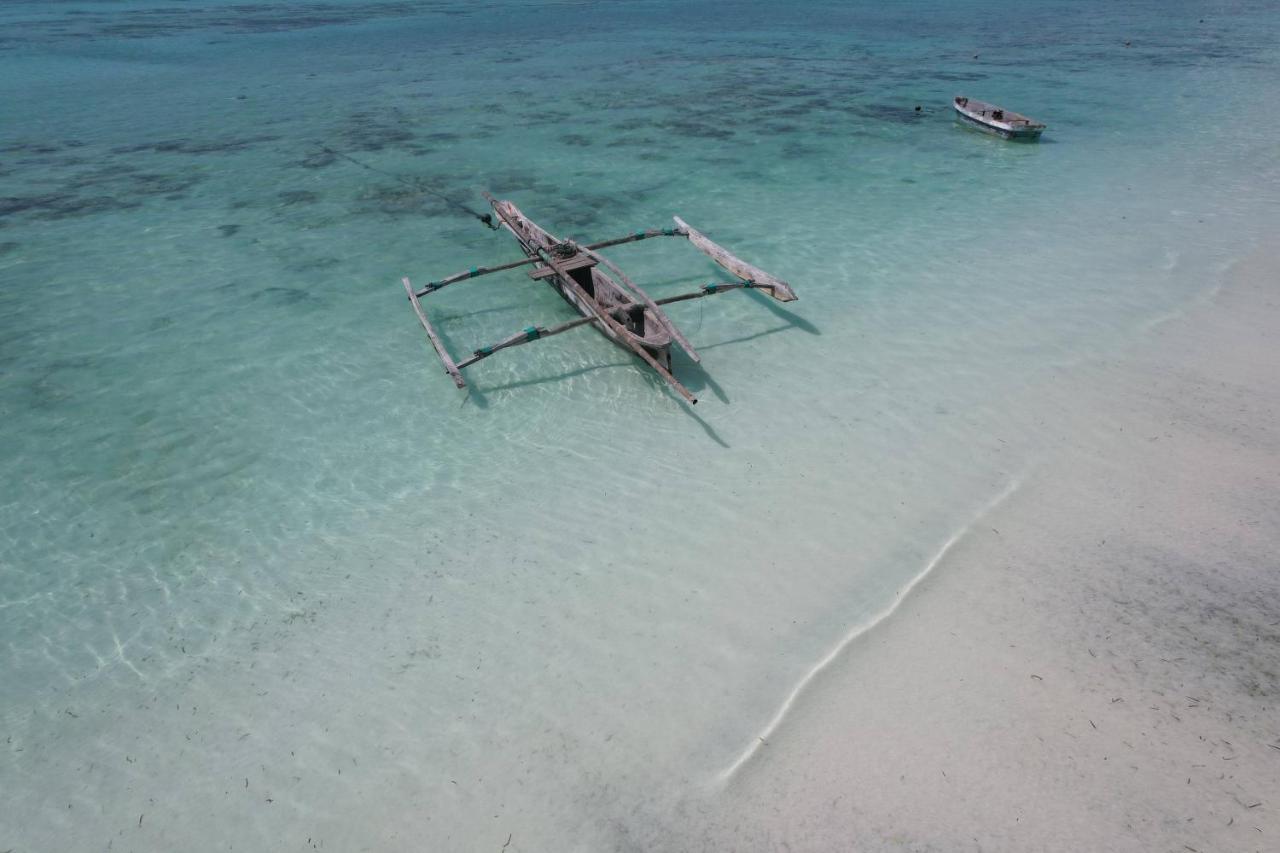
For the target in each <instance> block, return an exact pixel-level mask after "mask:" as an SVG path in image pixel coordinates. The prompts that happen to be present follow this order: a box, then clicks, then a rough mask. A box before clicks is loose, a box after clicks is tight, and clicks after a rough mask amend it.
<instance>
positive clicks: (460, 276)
mask: <svg viewBox="0 0 1280 853" xmlns="http://www.w3.org/2000/svg"><path fill="white" fill-rule="evenodd" d="M684 236H687V235H685V234H684V232H682V231H680V230H679V229H676V228H654V229H650V230H648V231H637V232H635V233H634V234H628V235H627V236H626V237H615V238H613V239H612V240H601V241H600V242H599V243H591V244H589V245H586V246H580V247H579V248H581V249H585V250H587V251H588V252H589V251H591V250H592V249H605V248H608V247H609V246H620V245H622V244H623V243H634V242H635V241H637V240H647V239H649V238H650V237H684ZM540 261H541V259H540V258H537V257H533V258H523V259H521V260H518V261H511V262H509V263H505V264H498V265H497V266H493V267H472V268H471V269H469V270H463V271H462V272H459V273H454V274H453V275H450V276H445V277H444V278H442V279H440V280H439V281H429V282H427V286H426V287H424V288H422V289H421V290H419V291H418V292H417V296H418V298H419V299H421V298H422V297H424V296H426V295H427V294H429V293H435V292H436V291H437V290H439V289H440V288H442V287H448V286H449V285H451V284H456V283H458V282H460V281H466V280H467V279H471V278H479V277H480V276H482V275H488V274H489V273H491V272H502V271H503V270H510V269H515V268H516V267H522V266H525V265H526V264H536V263H539V262H540ZM681 346H683V344H681ZM694 360H695V361H696V360H697V359H694Z"/></svg>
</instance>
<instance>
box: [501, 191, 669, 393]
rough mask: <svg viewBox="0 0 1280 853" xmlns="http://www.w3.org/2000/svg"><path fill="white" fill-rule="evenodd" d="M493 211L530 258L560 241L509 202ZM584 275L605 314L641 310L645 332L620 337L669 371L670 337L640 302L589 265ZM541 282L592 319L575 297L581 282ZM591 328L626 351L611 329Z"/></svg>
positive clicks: (555, 278) (555, 277)
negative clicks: (639, 347)
mask: <svg viewBox="0 0 1280 853" xmlns="http://www.w3.org/2000/svg"><path fill="white" fill-rule="evenodd" d="M494 208H495V209H498V210H500V211H501V213H502V214H505V216H504V219H505V221H506V223H507V227H508V229H509V230H510V231H511V232H512V234H514V235H515V238H516V240H517V241H519V243H520V248H521V249H522V250H523V251H524V253H525V255H526V256H527V257H530V258H536V257H538V250H539V249H542V250H550V249H551V247H553V246H555V245H556V244H558V243H559V242H560V239H559V238H558V237H556V236H555V235H553V234H551V233H550V232H548V231H546V230H545V229H543V228H542V227H540V226H539V225H537V224H536V223H534V222H532V221H530V220H529V219H528V218H527V217H526V216H525V215H524V214H523V213H521V212H520V210H519V209H518V208H517V207H516V206H515V205H514V204H512V203H511V202H509V201H495V202H494ZM587 274H588V275H590V282H589V283H590V285H591V288H590V289H591V291H592V292H593V293H594V295H595V298H596V300H597V302H599V303H600V305H601V307H603V308H604V309H605V310H606V311H614V310H617V309H621V308H634V309H637V310H641V309H643V311H644V314H645V322H644V324H643V325H644V328H645V333H644V334H642V335H640V334H635V333H633V332H632V331H630V330H629V329H627V328H623V329H622V330H621V334H624V335H627V336H629V338H630V341H631V342H632V343H636V344H639V345H640V346H642V347H644V349H645V351H646V352H648V353H649V355H650V356H652V357H653V359H654V361H656V362H658V364H660V365H662V366H663V367H664V368H666V369H667V370H670V369H671V336H670V335H669V334H667V332H666V331H665V330H663V329H662V326H661V324H660V323H658V322H657V321H656V320H655V319H652V318H651V316H650V315H649V311H648V309H646V308H644V306H642V305H641V304H640V303H638V302H636V301H635V300H634V299H632V298H631V296H630V294H628V293H627V292H626V291H625V290H623V289H622V288H621V287H620V286H619V285H618V283H617V282H615V281H614V280H613V279H612V278H610V277H609V276H608V275H606V274H605V273H604V272H602V271H601V270H600V269H598V268H596V267H594V266H592V267H590V268H589V269H588V271H587ZM542 280H543V281H545V282H546V283H547V284H549V285H551V288H552V289H553V290H555V291H556V293H558V294H560V298H562V299H563V300H564V301H565V302H568V303H569V305H571V306H572V307H573V309H574V310H575V311H577V312H578V313H579V314H581V315H582V316H584V317H594V316H595V312H594V311H593V310H592V309H591V306H589V305H588V304H586V302H584V301H583V300H582V298H581V297H580V296H579V294H578V291H579V290H580V289H581V288H582V285H583V284H584V283H585V282H575V284H576V286H574V285H571V284H570V282H568V281H566V280H565V277H564V276H561V275H559V274H551V275H546V276H545V277H542ZM595 327H596V328H597V329H599V330H600V332H601V333H602V334H603V335H604V336H605V337H607V338H609V339H610V340H612V341H613V342H614V343H616V344H618V345H619V346H621V347H623V348H624V349H627V348H628V344H627V342H626V341H624V340H622V339H621V337H620V335H619V332H615V331H614V330H613V328H611V327H609V326H607V325H605V324H604V323H596V324H595Z"/></svg>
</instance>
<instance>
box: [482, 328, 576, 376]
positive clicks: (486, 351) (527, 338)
mask: <svg viewBox="0 0 1280 853" xmlns="http://www.w3.org/2000/svg"><path fill="white" fill-rule="evenodd" d="M594 322H596V318H595V317H579V318H578V319H577V320H570V321H569V322H568V323H561V324H560V325H559V326H552V327H551V328H550V329H548V328H545V327H543V326H530V327H529V328H527V329H525V330H524V331H523V332H517V333H516V334H514V335H512V336H511V337H509V338H506V339H504V340H501V341H499V342H498V343H496V344H494V345H493V346H488V347H481V348H480V349H478V350H476V351H475V352H474V353H473V354H472V355H470V356H468V357H467V358H464V359H463V360H462V361H460V362H458V369H459V370H461V369H462V368H464V367H470V366H471V365H473V364H475V363H476V362H477V361H480V360H481V359H485V358H488V357H489V356H491V355H493V354H494V353H495V352H497V351H498V350H504V349H507V348H508V347H518V346H522V345H524V344H531V343H533V342H534V341H540V340H542V339H543V338H549V337H551V336H553V335H558V334H560V333H561V332H567V331H569V330H570V329H576V328H578V327H579V326H585V325H586V324H587V323H594Z"/></svg>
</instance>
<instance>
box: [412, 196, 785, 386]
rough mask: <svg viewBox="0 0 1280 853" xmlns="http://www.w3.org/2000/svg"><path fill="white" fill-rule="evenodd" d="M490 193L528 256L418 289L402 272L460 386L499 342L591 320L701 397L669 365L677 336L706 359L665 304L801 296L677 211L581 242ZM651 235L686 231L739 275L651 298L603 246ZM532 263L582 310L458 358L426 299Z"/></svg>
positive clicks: (536, 273) (529, 338) (526, 339)
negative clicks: (733, 296) (732, 296)
mask: <svg viewBox="0 0 1280 853" xmlns="http://www.w3.org/2000/svg"><path fill="white" fill-rule="evenodd" d="M485 198H486V199H488V201H489V204H490V205H492V206H493V212H494V214H496V216H497V220H498V222H499V223H500V227H503V228H506V229H507V230H508V231H510V232H511V233H512V234H513V235H515V238H516V240H517V241H518V242H519V243H520V248H521V249H522V250H523V251H524V254H525V257H524V259H523V260H519V261H511V262H510V263H505V264H498V265H496V266H491V267H472V268H471V269H469V270H466V271H465V272H460V273H457V274H455V275H451V276H448V277H447V278H442V279H440V280H439V281H432V282H428V283H427V285H426V286H425V287H422V288H420V289H415V288H414V286H413V284H412V283H411V282H410V281H409V279H408V278H405V279H402V282H403V283H404V289H405V291H406V292H407V293H408V294H409V302H410V303H411V304H412V305H413V310H414V313H415V314H417V315H418V320H419V322H421V323H422V328H423V329H425V330H426V332H427V337H428V338H429V339H430V341H431V346H432V347H434V348H435V351H436V355H438V356H440V361H441V362H442V363H443V364H444V371H445V373H447V374H449V376H450V377H451V378H452V379H453V383H454V384H455V385H457V386H458V387H459V388H465V387H466V384H467V383H466V380H465V379H463V378H462V370H463V369H464V368H467V367H470V366H471V365H473V364H475V363H476V362H478V361H481V360H483V359H486V358H488V357H489V356H491V355H493V354H494V353H496V352H499V351H500V350H504V349H509V348H511V347H518V346H521V345H523V344H527V343H532V342H533V341H537V340H541V339H543V338H549V337H552V336H553V335H558V334H560V333H561V332H567V331H569V330H570V329H576V328H578V327H580V326H593V327H594V328H596V329H598V330H599V331H600V332H601V333H602V334H603V335H604V336H605V337H607V338H608V339H609V340H611V341H613V342H614V343H616V344H618V345H619V346H621V347H622V348H623V349H626V350H629V351H630V352H632V353H634V354H635V355H636V356H638V357H639V358H640V360H641V361H643V362H645V363H646V364H648V365H649V366H650V367H651V368H653V369H654V371H656V372H657V374H658V375H659V376H661V377H662V378H663V379H664V380H666V382H667V384H668V385H670V386H671V387H672V388H673V389H675V391H676V392H677V393H678V394H679V395H680V396H681V397H683V398H684V399H685V400H688V401H689V402H690V403H697V402H698V400H697V398H696V397H694V396H693V394H692V393H690V391H689V389H688V388H686V387H684V385H682V384H680V380H678V379H676V377H675V376H674V375H673V374H672V372H671V343H672V341H675V342H676V343H677V344H679V345H680V348H681V349H683V350H684V351H685V352H686V353H687V354H688V355H689V358H691V359H693V360H694V361H695V362H697V361H701V358H700V357H699V355H698V352H697V350H695V349H694V348H693V344H691V343H689V341H688V340H687V339H686V338H685V336H684V335H683V334H681V333H680V330H679V329H677V328H676V326H675V324H674V323H673V322H671V318H670V317H668V316H667V314H666V312H665V311H663V310H662V306H663V305H669V304H671V303H673V302H684V301H686V300H689V299H701V298H702V297H704V296H714V295H717V294H720V293H728V292H729V291H731V290H760V291H763V292H764V293H767V294H769V295H770V296H772V297H773V298H774V299H776V300H778V301H779V302H792V301H794V300H795V298H796V294H795V291H794V290H792V289H791V285H789V284H787V283H786V282H785V281H783V280H782V279H780V278H777V277H775V276H772V275H770V274H769V273H767V272H765V271H764V270H762V269H759V268H757V267H754V266H752V265H751V264H749V263H747V262H746V261H744V260H742V259H741V258H738V257H736V256H734V255H733V254H731V253H730V252H729V251H728V250H727V249H725V248H724V247H722V246H719V245H717V244H716V243H713V242H711V241H710V240H709V239H707V238H706V237H705V236H704V235H703V234H702V233H701V232H700V231H697V230H695V229H694V228H692V227H691V226H690V225H689V224H688V223H687V222H685V221H684V220H683V219H681V218H680V217H678V216H677V217H674V219H675V223H676V227H675V228H661V229H655V230H649V231H636V232H635V233H633V234H628V235H627V236H625V237H615V238H614V239H612V240H601V241H600V242H598V243H591V244H590V245H581V244H578V243H575V242H573V241H572V240H561V239H559V238H558V237H555V236H554V235H552V234H551V233H549V232H548V231H546V230H545V229H543V228H541V227H539V226H538V225H536V224H535V223H533V222H531V221H530V220H529V219H528V217H526V216H525V215H524V214H523V213H521V212H520V210H519V209H517V208H516V206H515V205H514V204H512V203H511V202H509V201H499V200H498V199H495V198H494V197H493V196H491V195H489V194H488V193H485ZM650 237H686V238H688V240H689V242H690V243H692V244H693V245H694V247H695V248H697V249H698V250H699V251H701V252H703V253H704V254H706V255H707V257H709V258H711V260H713V261H715V262H716V263H717V264H719V265H720V266H721V267H722V268H723V269H725V270H727V271H728V272H729V273H731V274H732V275H733V276H734V277H735V279H736V280H735V281H733V282H713V283H711V284H707V285H704V286H703V287H702V288H701V289H700V290H696V291H694V292H692V293H682V294H679V295H677V296H668V297H666V298H665V299H653V298H651V297H650V296H649V294H647V293H645V292H644V290H642V289H641V288H640V286H639V285H638V284H636V283H635V282H634V281H632V280H631V279H630V278H628V277H627V275H626V273H624V272H623V271H622V270H620V269H619V268H618V267H617V266H616V265H615V264H614V263H613V262H611V261H610V260H608V259H607V258H605V257H604V256H603V255H601V254H600V253H599V252H598V251H597V250H599V249H605V248H608V247H609V246H618V245H621V244H623V243H633V242H636V241H637V240H647V239H649V238H650ZM528 264H532V265H533V269H532V270H530V271H529V277H530V278H532V279H533V280H535V281H545V282H546V283H547V284H549V285H551V287H552V288H554V289H555V291H556V292H557V293H559V294H560V296H561V297H563V298H564V301H565V302H568V303H569V304H570V305H572V306H573V309H574V310H575V311H577V312H578V313H579V314H581V315H582V317H581V318H580V319H577V320H571V321H569V322H567V323H561V324H560V325H558V326H550V327H547V326H529V327H527V328H525V329H524V330H522V331H520V332H517V333H516V334H514V335H512V336H510V337H508V338H504V339H503V340H500V341H498V342H497V343H495V344H490V345H489V346H484V347H480V348H479V349H477V350H474V351H473V352H472V353H471V355H469V356H467V357H466V358H464V359H462V360H461V361H457V360H455V359H454V358H453V357H452V356H451V355H450V354H449V352H448V350H447V349H445V346H444V343H443V342H442V341H441V340H440V336H439V335H438V334H437V333H436V330H435V328H434V327H433V326H432V325H431V321H430V320H428V319H427V313H426V311H425V310H424V309H423V307H422V301H421V300H422V299H423V298H424V297H426V296H428V295H430V294H432V293H435V292H436V291H438V290H441V289H443V288H445V287H448V286H449V285H451V284H456V283H457V282H460V281H467V280H469V279H473V278H477V277H479V276H482V275H488V274H489V273H495V272H501V271H503V270H510V269H515V268H517V267H521V266H525V265H528ZM601 267H604V268H605V269H607V270H608V271H609V273H612V276H610V275H609V274H608V273H606V272H604V270H602V269H601Z"/></svg>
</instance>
